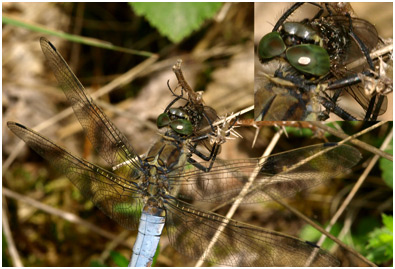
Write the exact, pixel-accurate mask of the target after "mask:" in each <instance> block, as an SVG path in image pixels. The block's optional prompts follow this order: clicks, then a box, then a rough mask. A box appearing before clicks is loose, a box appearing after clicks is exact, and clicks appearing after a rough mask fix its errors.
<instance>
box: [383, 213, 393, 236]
mask: <svg viewBox="0 0 395 269" xmlns="http://www.w3.org/2000/svg"><path fill="white" fill-rule="evenodd" d="M381 217H382V218H383V224H384V226H385V227H386V228H387V229H388V230H390V231H391V232H394V231H393V228H394V226H393V223H394V221H393V219H394V218H393V217H392V216H387V215H386V214H381Z"/></svg>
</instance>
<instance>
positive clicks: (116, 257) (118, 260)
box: [110, 251, 129, 267]
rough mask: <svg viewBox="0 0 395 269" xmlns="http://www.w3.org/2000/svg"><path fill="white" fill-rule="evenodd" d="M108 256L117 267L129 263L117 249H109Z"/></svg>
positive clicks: (125, 265)
mask: <svg viewBox="0 0 395 269" xmlns="http://www.w3.org/2000/svg"><path fill="white" fill-rule="evenodd" d="M110 256H111V258H112V260H113V261H114V263H115V264H116V265H117V266H118V267H127V266H128V264H129V260H128V259H127V258H125V256H123V255H122V254H121V253H119V252H117V251H111V252H110Z"/></svg>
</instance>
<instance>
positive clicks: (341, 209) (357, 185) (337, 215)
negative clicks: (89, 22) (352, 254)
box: [317, 130, 393, 266]
mask: <svg viewBox="0 0 395 269" xmlns="http://www.w3.org/2000/svg"><path fill="white" fill-rule="evenodd" d="M392 137H393V130H391V132H390V133H389V134H388V135H387V137H386V138H385V140H384V142H383V144H382V145H381V147H380V150H385V149H386V148H387V146H388V144H389V143H390V142H391V140H392ZM379 157H380V156H379V155H375V156H374V157H373V158H372V160H371V161H370V162H369V165H368V166H367V167H366V169H365V171H364V172H363V173H362V175H361V176H360V177H359V179H358V181H357V183H355V185H354V187H353V188H352V190H351V191H350V193H349V195H348V196H347V197H346V199H345V200H344V202H343V204H342V205H341V206H340V207H339V209H338V210H337V212H336V213H335V214H334V216H333V217H332V219H331V220H330V222H329V225H328V226H327V227H326V230H327V231H330V229H332V226H333V225H334V224H335V223H336V222H337V221H338V219H339V218H340V216H341V215H342V214H343V212H344V210H345V209H346V208H347V206H348V205H349V204H350V202H351V200H352V199H353V198H354V196H355V194H356V193H357V191H358V190H359V189H360V188H361V186H362V184H363V182H364V181H365V179H366V177H367V176H368V175H369V173H370V171H371V170H372V169H373V167H374V165H375V164H376V162H377V161H378V159H379ZM324 240H325V235H322V236H321V238H320V240H319V241H318V243H317V244H318V245H320V244H322V242H323V241H324ZM369 265H371V266H376V265H374V264H373V263H369Z"/></svg>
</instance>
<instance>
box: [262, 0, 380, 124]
mask: <svg viewBox="0 0 395 269" xmlns="http://www.w3.org/2000/svg"><path fill="white" fill-rule="evenodd" d="M302 5H303V3H296V4H294V5H293V6H292V7H291V8H289V10H287V11H286V12H285V13H284V15H283V16H282V17H281V18H280V19H279V20H278V22H277V23H276V25H275V26H274V28H273V31H272V32H270V33H268V34H266V35H264V36H263V37H262V38H261V39H260V42H259V45H258V48H257V54H258V57H259V59H260V61H261V65H272V62H273V61H275V62H279V64H278V65H279V66H280V67H279V68H277V69H275V70H274V71H272V72H271V73H266V74H268V75H270V76H272V77H274V78H280V79H285V80H287V81H290V82H291V83H292V84H294V85H293V88H296V90H295V89H289V87H288V88H287V87H284V88H285V91H284V93H283V94H276V93H275V92H274V91H272V90H271V88H273V86H270V85H269V86H265V85H262V86H256V87H258V88H256V92H258V91H267V92H268V93H267V94H264V95H269V96H271V97H269V99H267V100H266V101H263V102H262V101H260V100H259V99H258V98H255V102H256V108H258V109H257V111H256V115H255V117H256V118H257V119H258V120H263V119H266V120H317V119H318V120H323V119H325V118H327V117H328V113H329V112H334V110H330V109H328V107H329V106H333V107H335V106H337V99H338V96H339V95H340V94H341V93H342V94H344V92H346V91H347V92H348V93H349V94H350V95H351V96H352V97H353V98H354V99H355V100H356V101H357V102H358V103H359V104H360V105H361V106H362V108H363V109H364V110H365V111H366V114H367V115H365V118H366V119H367V118H370V117H371V114H372V110H375V111H376V112H375V115H376V116H373V118H374V117H377V115H381V114H383V113H384V112H385V111H386V107H387V100H386V97H385V96H384V95H382V97H380V98H377V99H376V100H372V98H371V96H370V95H367V94H366V90H365V87H364V83H363V82H361V80H358V79H357V80H355V79H354V80H352V79H351V78H350V79H348V80H347V77H352V78H356V77H357V76H358V73H359V72H365V71H366V72H367V73H369V76H373V73H371V71H373V70H374V65H373V62H372V60H371V58H370V56H369V53H370V52H371V50H372V49H373V48H375V47H376V46H377V44H378V34H377V31H376V28H375V27H374V26H373V25H372V24H371V23H369V22H367V21H365V20H363V19H359V18H353V17H351V16H350V13H351V7H350V4H348V5H344V6H342V7H341V8H340V7H338V6H333V5H331V4H325V5H323V6H320V5H318V4H315V3H314V4H310V5H314V6H316V7H317V8H318V12H317V13H316V14H315V15H314V16H313V17H312V18H311V19H309V18H306V19H303V20H301V21H288V17H289V16H290V15H291V14H292V13H293V12H295V11H296V10H297V9H298V8H300V7H301V6H302ZM357 59H365V60H364V63H363V64H362V65H359V66H356V67H354V68H351V67H348V65H349V64H350V63H351V62H354V61H355V60H357ZM258 70H259V67H258ZM258 75H259V74H258ZM266 83H270V84H277V86H279V87H281V83H280V84H278V83H276V82H275V81H273V79H269V80H267V82H266ZM332 83H335V84H341V85H342V87H340V88H342V89H343V91H340V90H338V91H337V92H336V93H334V94H333V96H330V95H329V94H328V93H326V92H329V91H332V92H333V88H332V87H331V86H329V87H328V86H327V84H329V85H330V84H332ZM323 92H324V93H323ZM258 95H259V94H258ZM261 95H262V94H261ZM280 95H281V96H282V97H281V98H282V99H284V98H286V99H289V101H288V104H289V105H288V106H286V105H283V107H285V108H283V110H284V111H283V112H282V113H278V112H276V111H273V113H272V112H271V109H270V108H271V107H273V108H274V107H275V106H274V105H272V106H270V107H268V106H267V103H268V102H267V101H268V100H269V101H270V100H271V99H273V98H277V97H280ZM274 96H275V97H274ZM284 96H286V97H284ZM287 96H293V97H296V96H298V97H296V99H297V100H295V101H293V98H287ZM305 96H308V97H307V99H308V98H313V99H314V97H315V99H316V100H312V101H311V102H309V101H307V99H306V97H305ZM257 97H259V96H257ZM378 99H380V101H378ZM273 101H274V99H273ZM317 101H318V102H320V103H322V104H323V105H324V106H325V107H326V108H327V109H326V111H325V112H324V111H322V112H320V111H312V110H311V109H310V108H309V107H308V106H309V105H310V106H311V105H313V106H314V104H315V103H316V102H317ZM328 102H329V103H331V104H327V103H328ZM282 103H283V104H284V102H282ZM298 106H299V107H300V108H297V107H298ZM286 108H288V109H286ZM297 110H304V113H298V112H297ZM339 110H340V109H338V110H337V111H339ZM279 116H280V118H279ZM339 116H340V117H342V118H343V119H345V120H355V119H356V118H355V117H352V116H351V115H349V114H348V113H342V114H340V115H339ZM281 117H282V118H281Z"/></svg>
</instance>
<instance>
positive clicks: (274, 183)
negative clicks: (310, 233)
mask: <svg viewBox="0 0 395 269" xmlns="http://www.w3.org/2000/svg"><path fill="white" fill-rule="evenodd" d="M360 159H361V154H360V152H359V151H358V150H357V149H355V148H354V147H351V146H348V145H339V146H336V145H334V144H333V143H331V144H319V145H313V146H308V147H304V148H299V149H296V150H291V151H287V152H282V153H279V154H274V155H271V156H269V157H267V158H266V159H265V160H264V161H263V160H260V159H245V160H233V161H226V162H224V161H223V162H221V161H218V160H217V162H216V163H215V164H214V166H213V167H212V169H211V170H210V172H207V173H206V172H204V171H201V170H198V169H197V168H195V167H192V168H191V167H190V166H189V167H185V168H184V172H183V173H181V174H177V173H174V174H172V175H170V176H169V180H170V182H171V185H172V186H173V187H174V189H180V192H179V197H180V198H183V199H193V200H200V201H207V202H214V203H222V202H224V201H226V202H231V201H232V200H231V199H232V198H234V197H236V196H237V195H238V194H239V193H240V191H241V190H242V188H243V187H244V186H245V184H246V183H247V182H248V181H249V180H250V177H254V183H253V184H252V185H251V186H250V187H249V189H248V191H247V194H246V196H245V197H244V200H243V202H244V203H256V202H262V201H267V200H272V199H273V198H281V197H288V196H292V195H294V194H295V193H297V192H299V191H302V190H305V189H308V188H311V187H313V186H316V185H318V184H321V183H323V182H325V181H327V180H328V179H330V178H333V177H336V176H338V175H339V174H341V173H345V172H347V171H348V169H349V168H351V167H352V166H354V165H355V164H356V163H358V161H359V160H360ZM260 161H263V162H262V163H260ZM173 195H175V193H173Z"/></svg>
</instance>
